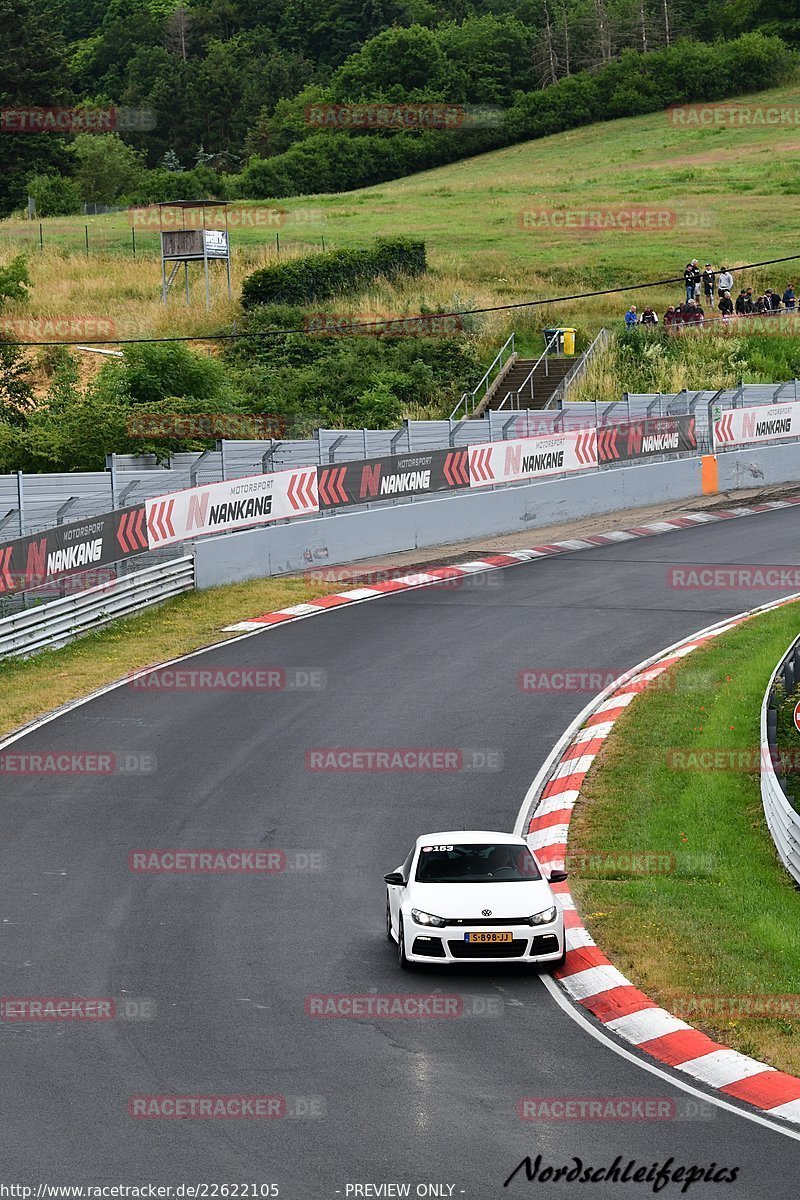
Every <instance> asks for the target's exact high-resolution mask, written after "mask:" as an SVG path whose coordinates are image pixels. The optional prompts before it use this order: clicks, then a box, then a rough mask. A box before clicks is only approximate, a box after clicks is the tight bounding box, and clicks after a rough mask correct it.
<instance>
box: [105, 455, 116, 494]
mask: <svg viewBox="0 0 800 1200" xmlns="http://www.w3.org/2000/svg"><path fill="white" fill-rule="evenodd" d="M106 470H107V471H108V473H109V478H110V480H111V507H112V508H116V507H117V456H116V454H114V453H113V452H112V453H111V454H107V455H106Z"/></svg>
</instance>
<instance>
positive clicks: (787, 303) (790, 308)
mask: <svg viewBox="0 0 800 1200" xmlns="http://www.w3.org/2000/svg"><path fill="white" fill-rule="evenodd" d="M795 300H796V297H795V294H794V284H793V283H787V285H786V291H785V292H784V293H783V307H784V308H785V309H786V311H787V312H794V308H795Z"/></svg>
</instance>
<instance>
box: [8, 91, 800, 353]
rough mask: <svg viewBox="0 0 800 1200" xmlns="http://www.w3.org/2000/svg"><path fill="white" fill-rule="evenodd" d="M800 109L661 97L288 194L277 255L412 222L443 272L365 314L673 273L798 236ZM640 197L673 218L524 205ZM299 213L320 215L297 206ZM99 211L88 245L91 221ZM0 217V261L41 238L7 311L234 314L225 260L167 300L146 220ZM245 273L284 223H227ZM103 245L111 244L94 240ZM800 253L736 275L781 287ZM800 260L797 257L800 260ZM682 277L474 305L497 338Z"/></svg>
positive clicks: (122, 330)
mask: <svg viewBox="0 0 800 1200" xmlns="http://www.w3.org/2000/svg"><path fill="white" fill-rule="evenodd" d="M729 103H736V104H737V105H742V106H748V108H750V109H752V110H763V109H765V108H768V107H773V108H776V107H777V108H780V107H783V108H785V109H788V110H791V111H793V112H794V111H797V112H798V113H800V88H798V87H797V86H794V87H791V88H783V89H778V90H774V91H771V92H764V93H758V94H754V95H752V96H747V97H741V98H740V99H739V100H737V101H736V102H729ZM799 164H800V118H799V119H798V121H797V123H793V124H779V125H763V124H754V125H751V126H750V127H740V126H738V127H727V126H724V125H721V126H716V127H710V128H705V127H687V126H678V125H675V124H673V122H672V120H671V118H670V114H668V113H656V114H651V115H648V116H644V117H641V118H630V119H624V120H618V121H612V122H608V123H604V124H598V125H592V126H588V127H585V128H582V129H579V130H575V131H573V132H568V133H563V134H560V135H558V136H554V137H549V138H544V139H541V140H538V141H534V142H529V143H525V144H522V145H517V146H513V147H509V148H507V149H504V150H500V151H497V152H494V153H491V154H486V155H483V156H481V157H478V158H474V159H470V160H466V161H462V162H459V163H456V164H453V165H450V166H447V167H442V168H439V169H437V170H432V171H427V172H423V173H421V174H419V175H416V176H412V177H409V178H406V179H402V180H398V181H396V182H393V183H387V184H383V185H380V186H379V187H372V188H366V189H362V190H360V191H355V192H351V193H345V194H337V195H319V196H312V197H302V198H298V199H293V200H286V201H282V202H281V205H280V207H281V208H282V209H285V210H286V213H287V217H286V222H285V224H284V225H283V226H282V227H281V230H280V236H281V254H284V255H285V254H291V253H298V252H307V251H308V249H309V247H313V246H321V241H322V238H323V237H324V239H325V244H326V246H327V247H328V248H331V247H336V246H347V245H354V244H363V243H364V242H366V241H368V240H369V239H370V238H372V237H374V236H376V235H379V234H411V235H414V236H417V237H423V238H424V239H425V241H426V243H427V246H428V251H429V259H430V262H431V266H432V271H431V273H430V274H429V276H428V277H427V278H426V279H424V280H421V281H416V282H413V283H410V284H409V285H408V286H407V287H406V288H404V289H402V290H400V291H397V290H396V289H393V288H388V287H387V288H379V289H376V290H375V291H374V292H373V293H371V294H370V295H369V296H368V297H366V298H364V297H361V298H359V299H358V300H357V301H355V302H349V303H346V304H343V305H342V306H341V307H343V308H345V309H347V310H354V311H357V312H359V313H360V312H371V313H376V314H378V313H381V312H396V311H408V312H414V311H416V310H417V309H418V308H419V306H420V305H421V304H433V303H439V304H444V305H446V306H448V307H461V306H474V307H480V306H483V305H486V304H492V303H508V302H514V301H517V300H522V299H528V298H542V297H546V296H550V295H553V294H560V293H568V292H576V291H583V290H591V289H592V288H600V287H608V286H614V285H618V284H625V283H632V282H638V281H642V280H646V279H648V278H663V277H667V276H672V275H680V274H681V272H682V270H683V267H684V265H685V263H686V261H687V260H688V259H689V258H692V257H696V258H698V259H699V260H700V262H701V264H702V263H703V262H705V261H706V259H709V260H711V261H712V262H713V263H714V264H715V266H719V265H720V264H721V263H723V262H725V263H727V264H728V265H735V264H737V263H742V262H748V261H753V260H758V259H762V258H777V257H780V256H781V255H783V254H792V253H794V252H800V248H799V247H798V239H797V237H796V230H797V227H798V224H800V221H798V218H799V217H800V172H798V165H799ZM631 205H633V206H645V207H647V208H648V209H651V210H653V211H654V212H655V213H656V218H655V219H658V213H663V214H666V216H664V217H662V218H661V219H662V220H664V221H666V222H667V224H666V226H665V227H663V228H660V229H656V230H650V231H646V232H632V231H620V230H619V229H613V228H612V229H603V230H601V229H592V230H586V229H578V228H576V229H570V230H564V229H554V228H552V227H537V228H523V225H522V214H523V212H525V211H526V210H527V211H529V212H530V211H535V212H537V213H538V212H539V210H550V209H552V210H564V209H569V210H573V211H576V212H580V211H583V210H589V209H591V210H597V209H601V210H605V209H606V208H610V207H615V208H616V207H619V206H631ZM299 218H310V219H309V220H300V219H299ZM85 224H88V225H89V245H90V249H89V253H88V255H87V253H86V251H85V248H84V225H85ZM43 226H44V244H45V249H44V252H41V251H39V249H38V248H37V247H36V245H35V242H34V239H35V238H36V237H37V236H38V226H35V225H34V226H31V225H30V224H25V223H21V222H16V223H14V222H11V221H4V222H0V261H5V260H7V259H8V257H10V256H11V254H12V253H14V252H16V251H18V250H19V248H20V246H22V245H28V246H29V247H30V250H31V252H30V270H31V274H32V278H33V283H34V286H33V294H32V297H31V300H30V302H29V303H28V304H27V305H20V304H17V305H11V304H9V305H8V306H6V308H5V309H4V311H3V315H4V316H7V317H12V318H14V317H20V316H32V315H41V316H55V315H90V316H105V317H110V318H112V319H113V320H114V321H115V323H116V329H117V332H118V334H119V336H120V337H124V336H135V335H137V334H138V335H141V334H145V333H154V334H161V335H164V334H167V333H190V332H191V333H203V332H210V331H212V330H216V329H219V328H220V327H221V325H222V324H224V323H227V322H228V321H230V320H231V319H232V318H233V317H234V316H235V313H236V304H235V303H234V304H231V303H229V302H228V300H227V296H226V295H225V293H224V290H223V287H222V274H221V271H220V272H219V274H218V275H217V276H216V277H215V278H216V284H215V289H214V306H213V308H212V311H211V312H210V313H208V314H207V313H206V311H205V309H204V307H203V298H202V287H201V273H200V272H198V273H197V275H196V280H197V283H196V292H195V306H194V307H193V308H192V309H190V310H187V309H186V308H185V306H184V305H183V300H182V293H181V292H180V290H179V289H176V294H175V296H174V297H173V298H172V299H171V300H170V305H169V307H168V309H167V310H164V308H163V306H162V305H161V301H160V266H159V263H158V260H157V258H156V257H155V255H156V246H157V237H156V235H155V233H152V232H150V231H148V232H147V233H142V232H141V231H137V250H138V256H137V259H136V262H135V263H134V262H133V260H132V257H131V240H130V239H131V235H130V226H129V222H128V219H127V216H126V214H125V213H120V214H112V215H108V216H99V217H90V218H71V219H65V218H61V219H52V220H47V221H44V222H43ZM232 241H233V245H234V247H235V264H234V289H235V293H236V292H238V285H239V284H240V283H241V280H242V278H243V276H244V274H246V273H247V272H248V271H249V270H251V269H252V268H253V267H254V266H256V265H260V264H262V263H264V262H267V261H270V260H272V259H274V256H275V254H276V246H275V235H274V232H273V231H271V230H268V231H266V232H264V231H261V230H242V231H239V230H238V229H237V230H235V231H234V233H233V237H232ZM101 247H102V249H101ZM795 270H796V268H795V267H794V265H793V264H787V266H786V267H785V268H784V267H777V268H774V269H771V270H769V271H767V270H765V271H762V272H760V273H759V274H758V277H754V276H753V275H752V274H751V276H750V277H749V278H748V279H747V280H745V278H744V276H741V277H740V276H737V277H736V283H737V285H741V284H744V283H745V282H747V283H749V284H752V285H753V286H758V285H759V284H762V286H763V285H764V284H771V285H772V286H773V287H781V288H782V287H783V286H784V284H785V282H786V281H787V280H788V279H790V278H792V277H793V276H794V274H795ZM797 274H798V275H800V271H797ZM680 292H681V289H680V288H679V287H678V288H673V289H657V290H656V291H654V292H653V293H649V292H639V293H632V294H628V295H621V296H614V297H603V298H598V299H594V300H591V301H581V302H575V303H573V302H571V303H567V304H564V305H560V306H558V308H557V309H556V308H552V309H548V310H543V309H539V310H534V316H533V317H531V316H530V315H529V316H527V317H526V316H525V315H524V312H517V313H505V314H499V315H493V316H491V317H488V318H486V319H481V322H480V326H479V331H480V334H481V338H482V340H485V341H486V345H487V348H488V346H489V344H493V343H495V342H496V341H497V339H498V338H500V337H501V336H504V334H505V332H506V331H508V330H510V329H511V328H518V329H522V330H523V331H525V330H527V331H528V333H529V335H530V337H531V338H532V337H533V330H534V329H538V328H539V327H540V326H541V325H542V324H544V323H549V322H552V321H553V320H557V321H558V322H561V323H568V324H575V325H577V326H579V327H580V328H581V329H582V330H584V331H585V332H589V331H591V330H592V329H595V328H598V327H599V326H600V325H601V324H603V323H605V324H609V323H614V322H617V321H619V319H620V318H621V315H622V313H623V312H624V310H625V308H626V307H627V305H628V303H630V302H631V301H632V300H635V301H636V302H637V303H638V304H639V305H640V307H641V305H643V304H644V303H647V302H648V301H650V302H652V303H653V304H654V305H655V306H656V308H657V309H658V310H659V311H661V310H662V309H663V307H664V305H665V304H667V303H669V302H671V301H672V300H674V299H675V298H676V297H677V296H679V294H680Z"/></svg>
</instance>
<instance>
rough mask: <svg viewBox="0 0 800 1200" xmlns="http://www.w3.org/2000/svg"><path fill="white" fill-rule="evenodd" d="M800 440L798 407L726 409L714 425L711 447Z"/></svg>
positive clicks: (773, 406)
mask: <svg viewBox="0 0 800 1200" xmlns="http://www.w3.org/2000/svg"><path fill="white" fill-rule="evenodd" d="M787 437H800V403H798V402H797V401H790V402H789V403H787V404H759V405H757V406H756V407H754V408H728V409H726V410H725V412H723V413H721V414H720V416H719V417H718V418H717V419H716V420H715V421H714V446H715V448H716V447H720V446H742V445H746V444H747V443H749V442H771V441H775V440H777V439H778V438H787Z"/></svg>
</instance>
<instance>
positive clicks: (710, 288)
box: [703, 263, 715, 308]
mask: <svg viewBox="0 0 800 1200" xmlns="http://www.w3.org/2000/svg"><path fill="white" fill-rule="evenodd" d="M714 278H715V276H714V270H713V268H712V266H711V263H706V266H705V270H704V271H703V293H704V295H705V298H706V304H707V305H708V307H709V308H711V305H712V304H713V303H714Z"/></svg>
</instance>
